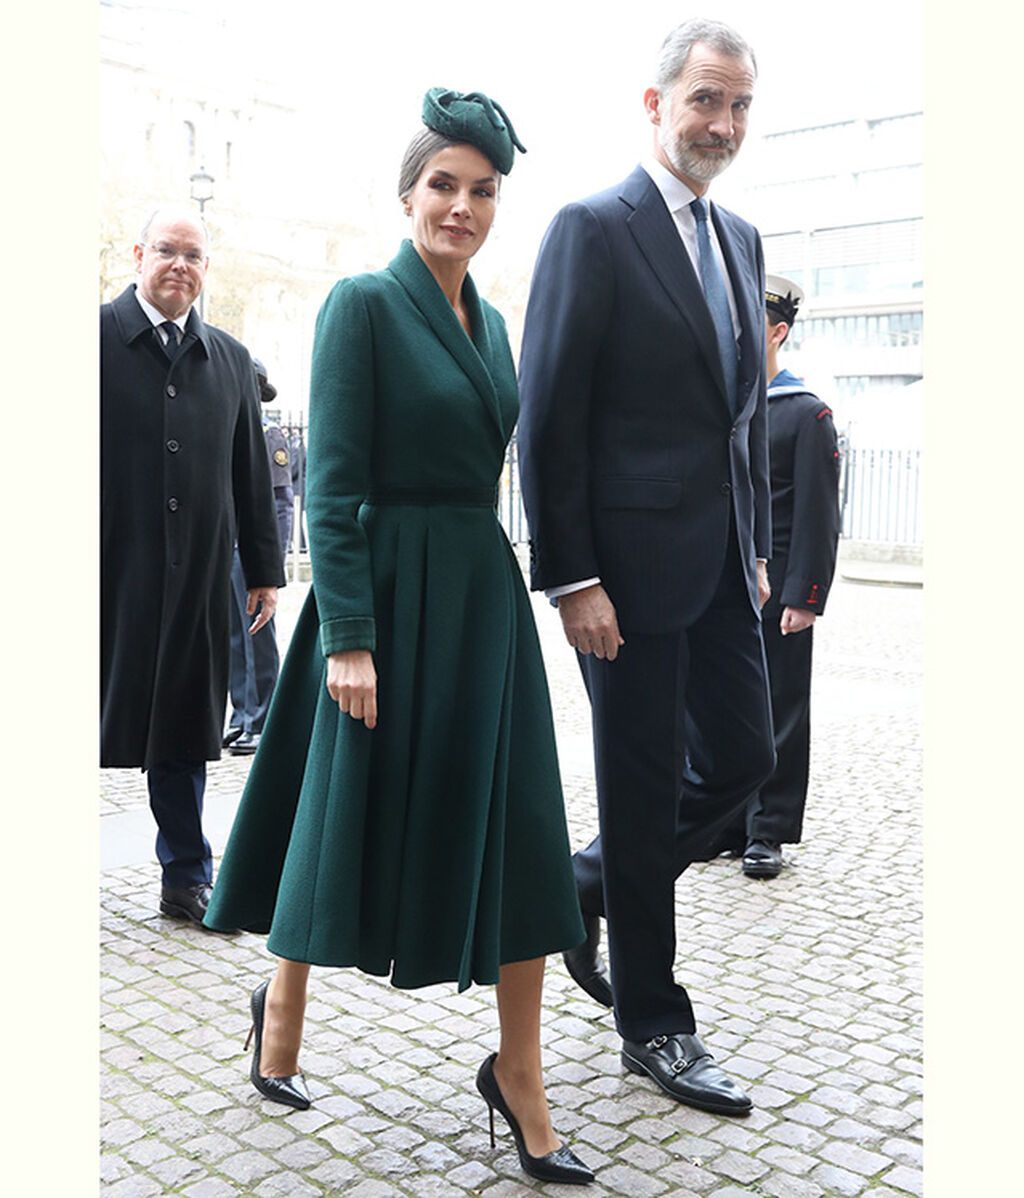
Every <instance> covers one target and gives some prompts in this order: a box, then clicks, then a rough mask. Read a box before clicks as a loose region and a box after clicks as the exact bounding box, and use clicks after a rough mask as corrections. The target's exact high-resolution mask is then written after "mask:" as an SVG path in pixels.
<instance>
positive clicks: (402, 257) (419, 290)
mask: <svg viewBox="0 0 1024 1198" xmlns="http://www.w3.org/2000/svg"><path fill="white" fill-rule="evenodd" d="M388 270H390V271H391V273H392V274H393V275H394V276H395V278H396V279H398V281H399V283H401V284H402V286H403V287H404V288H405V290H406V291H407V292H408V294H409V298H410V299H411V300H412V302H413V303H414V304H415V305H416V307H417V308H418V309H419V311H420V312H421V313H422V314H423V317H424V318H425V320H426V321H427V323H428V324H429V325H430V327H431V329H433V331H434V333H435V334H436V335H437V338H438V340H439V341H440V342H441V344H442V345H443V346H444V347H445V349H447V350H448V352H449V353H450V354H451V355H452V357H453V358H454V359H455V361H456V362H458V364H459V366H460V367H461V368H462V370H463V372H464V374H465V375H466V377H467V378H468V379H469V381H470V382H471V383H472V384H473V386H474V388H475V389H476V391H477V392H478V394H479V395H480V398H481V399H482V400H483V403H484V406H485V407H486V409H487V411H488V413H489V415H490V417H491V419H492V420H493V421H494V423H495V425H496V426H497V428H498V431H499V432H500V433H501V435H502V437H504V435H505V430H504V429H503V428H502V424H501V414H500V410H499V407H498V393H497V391H496V389H495V386H494V381H493V379H492V378H491V375H490V372H489V371H488V369H487V365H486V363H487V362H488V361H490V358H491V354H490V339H489V337H488V333H487V325H486V321H485V319H484V314H483V309H482V306H481V303H480V297H479V295H478V294H477V290H476V286H475V285H474V283H473V280H472V279H471V278H470V276H469V275H468V274H467V275H466V277H465V279H464V281H463V284H462V296H463V299H464V300H465V303H466V308H467V310H468V312H469V319H470V324H471V325H472V327H473V339H472V340H471V339H470V338H469V337H467V336H466V330H465V329H464V328H463V327H462V325H461V324H460V323H459V318H458V317H457V316H456V315H455V310H454V309H453V308H452V306H451V304H450V303H449V302H448V297H447V296H446V295H445V294H444V292H443V291H442V290H441V288H440V286H439V285H438V282H437V280H436V279H435V278H434V276H433V275H432V274H431V273H430V267H429V266H427V264H426V263H425V262H424V261H423V259H422V258H421V257H420V256H419V254H417V253H416V250H415V249H414V248H413V244H412V242H411V241H403V242H402V245H401V247H400V249H399V251H398V253H397V254H396V255H395V257H394V258H392V260H391V261H390V262H389V263H388Z"/></svg>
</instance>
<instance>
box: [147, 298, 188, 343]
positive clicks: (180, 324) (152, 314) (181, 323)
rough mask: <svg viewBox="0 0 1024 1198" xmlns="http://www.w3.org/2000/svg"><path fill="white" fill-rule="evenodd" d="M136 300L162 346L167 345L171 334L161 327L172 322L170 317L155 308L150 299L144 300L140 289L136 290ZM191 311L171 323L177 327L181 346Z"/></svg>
mask: <svg viewBox="0 0 1024 1198" xmlns="http://www.w3.org/2000/svg"><path fill="white" fill-rule="evenodd" d="M135 298H136V299H137V300H138V301H139V307H140V308H141V309H142V310H143V312H145V313H146V315H147V316H148V317H149V322H150V324H152V326H153V328H155V329H156V335H157V336H158V337H159V338H160V344H161V345H166V344H167V338H168V336H169V334H168V332H167V330H166V329H165V328H162V327H161V326H162V325H163V323H164V321H165V320H170V317H168V316H164V314H163V313H162V312H161V311H160V309H159V308H154V307H153V305H152V304H151V303H150V302H149V300H148V299H144V298H143V295H142V292H141V291H140V290H139V289H138V287H136V288H135ZM191 311H192V309H191V308H189V309H188V312H185V313H184V315H182V316H179V317H178V318H177V319H176V320H174V321H172V322H171V323H172V324H174V325H176V326H177V329H178V344H179V345H180V344H181V339H182V337H184V336H185V324H186V323H187V321H188V313H189V312H191Z"/></svg>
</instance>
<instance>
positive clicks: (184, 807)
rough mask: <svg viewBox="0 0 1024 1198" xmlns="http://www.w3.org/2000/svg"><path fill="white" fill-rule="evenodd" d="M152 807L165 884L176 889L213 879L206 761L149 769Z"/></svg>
mask: <svg viewBox="0 0 1024 1198" xmlns="http://www.w3.org/2000/svg"><path fill="white" fill-rule="evenodd" d="M146 783H147V785H148V787H149V806H150V809H151V810H152V812H153V817H154V819H155V820H156V826H157V829H158V831H157V837H156V855H157V860H158V861H159V862H160V864H161V866H162V867H163V884H164V885H165V886H170V887H173V888H174V889H183V888H185V887H186V886H198V885H200V884H201V883H203V882H209V881H211V879H212V878H213V853H212V851H211V849H210V844H209V842H208V841H207V839H206V837H205V836H204V835H203V795H204V793H205V790H206V762H205V761H164V762H161V763H160V764H159V765H151V766H150V767H149V769H148V770H147V771H146Z"/></svg>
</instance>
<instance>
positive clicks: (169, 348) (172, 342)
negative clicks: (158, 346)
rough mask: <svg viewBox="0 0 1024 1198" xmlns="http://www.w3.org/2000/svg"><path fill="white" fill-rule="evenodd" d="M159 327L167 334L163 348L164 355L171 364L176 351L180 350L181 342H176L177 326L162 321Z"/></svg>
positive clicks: (171, 321) (172, 322)
mask: <svg viewBox="0 0 1024 1198" xmlns="http://www.w3.org/2000/svg"><path fill="white" fill-rule="evenodd" d="M160 327H161V328H162V329H163V331H164V332H165V333H166V334H167V344H166V345H165V346H164V353H165V354H166V355H167V356H168V357H169V358H170V359H171V361H172V362H173V361H174V359H175V358H176V357H177V356H178V350H179V349H180V348H181V342H180V341H179V340H178V326H177V325H176V324H175V323H174V321H173V320H164V321H162V322H161V324H160Z"/></svg>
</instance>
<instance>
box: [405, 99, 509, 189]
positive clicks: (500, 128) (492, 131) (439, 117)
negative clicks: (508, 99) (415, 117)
mask: <svg viewBox="0 0 1024 1198" xmlns="http://www.w3.org/2000/svg"><path fill="white" fill-rule="evenodd" d="M423 123H424V125H426V126H427V128H428V129H433V130H434V132H435V133H440V134H441V135H442V136H443V137H450V138H451V139H452V141H465V142H469V144H470V145H471V146H476V148H477V149H478V150H479V151H480V152H481V153H482V154H486V155H487V157H488V158H489V159H490V160H491V161H492V162H493V163H494V165H495V166H496V167H497V168H498V170H499V171H500V172H501V173H502V174H503V175H507V174H508V173H509V171H510V170H511V169H512V162H513V159H514V158H515V156H516V150H521V151H522V152H523V153H524V154H525V153H526V146H524V145H523V143H522V142H521V141H520V140H519V138H518V137H516V134H515V130H514V129H513V128H512V122H511V121H510V120H509V119H508V117H507V116H506V115H505V110H504V109H503V108H502V106H501V105H500V104H499V103H498V102H497V101H496V100H492V99H491V98H490V96H485V95H484V93H483V92H466V93H465V95H463V93H462V92H454V91H451V90H450V89H449V88H446V87H432V88H431V89H430V91H428V92H427V94H426V95H425V96H424V97H423Z"/></svg>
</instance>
